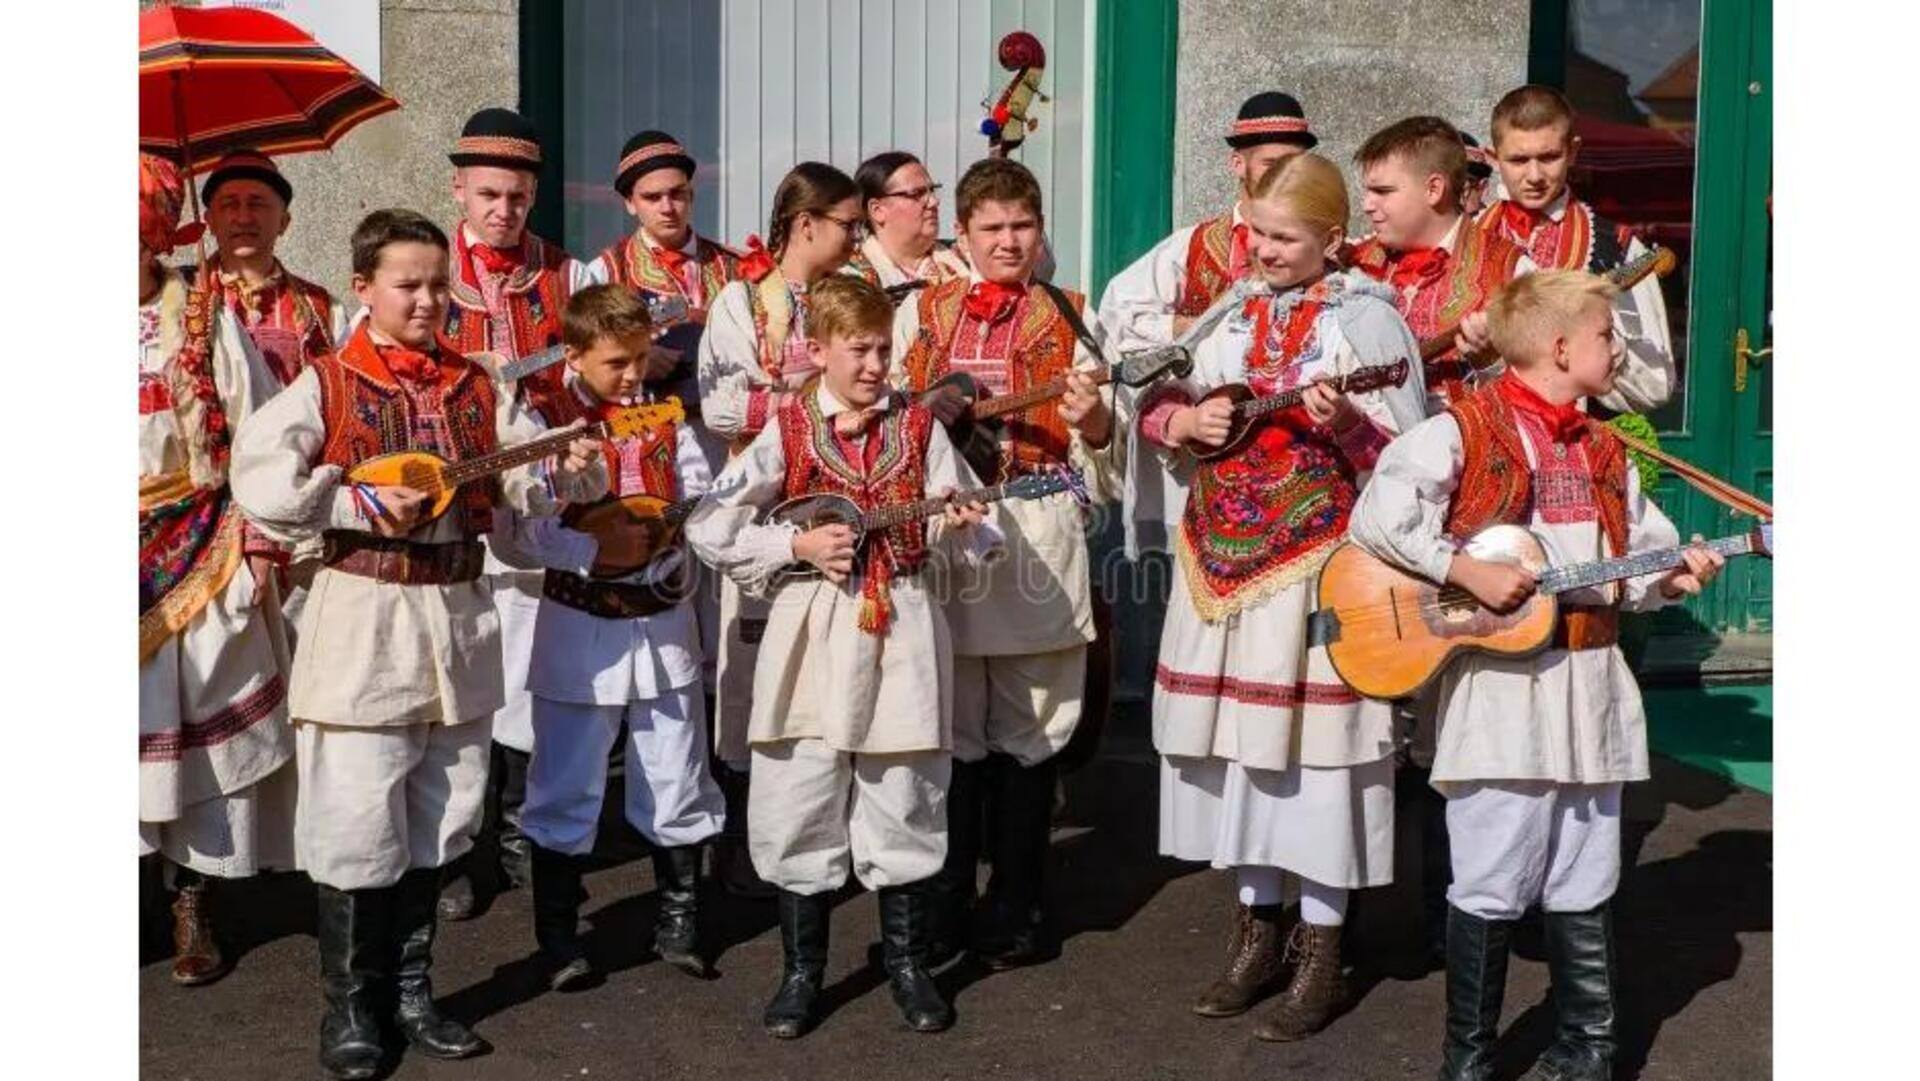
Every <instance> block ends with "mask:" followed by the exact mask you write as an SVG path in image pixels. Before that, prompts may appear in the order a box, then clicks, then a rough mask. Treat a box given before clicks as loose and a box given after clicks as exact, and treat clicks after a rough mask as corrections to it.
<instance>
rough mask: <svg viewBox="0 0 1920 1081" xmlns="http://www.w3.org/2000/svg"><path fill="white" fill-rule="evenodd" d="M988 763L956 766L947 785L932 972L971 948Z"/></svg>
mask: <svg viewBox="0 0 1920 1081" xmlns="http://www.w3.org/2000/svg"><path fill="white" fill-rule="evenodd" d="M986 769H987V765H986V763H984V762H961V761H959V760H957V759H956V760H955V761H954V763H953V776H952V780H951V781H949V782H948V785H947V862H946V865H945V866H943V867H941V868H940V873H939V874H937V875H935V876H934V877H933V878H932V879H931V880H929V881H928V882H927V884H926V885H927V893H928V900H929V902H931V910H930V913H929V916H930V919H929V921H928V936H929V937H928V942H927V967H928V968H933V969H937V968H940V967H941V966H943V965H945V964H946V963H947V962H949V961H951V960H953V959H954V958H955V957H958V956H959V955H960V954H961V952H962V951H964V950H965V949H966V948H967V937H968V934H967V932H968V930H969V926H970V924H971V922H972V919H973V905H974V902H975V901H976V900H978V899H979V898H978V890H977V889H976V886H975V880H976V877H977V876H978V874H979V864H980V827H981V821H980V816H981V813H982V811H983V809H984V808H983V805H982V795H983V793H982V786H983V785H984V784H985V776H984V775H985V773H986Z"/></svg>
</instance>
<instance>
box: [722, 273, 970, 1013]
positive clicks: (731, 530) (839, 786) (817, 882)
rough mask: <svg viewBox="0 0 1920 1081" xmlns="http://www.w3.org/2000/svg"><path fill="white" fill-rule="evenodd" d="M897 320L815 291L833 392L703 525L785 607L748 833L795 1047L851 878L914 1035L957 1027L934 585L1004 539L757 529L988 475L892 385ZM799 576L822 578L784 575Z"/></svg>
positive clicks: (779, 435) (728, 472) (903, 528)
mask: <svg viewBox="0 0 1920 1081" xmlns="http://www.w3.org/2000/svg"><path fill="white" fill-rule="evenodd" d="M892 320H893V305H892V304H891V303H890V302H888V300H887V297H886V294H885V293H883V292H881V291H880V289H879V287H877V286H874V285H871V284H869V283H867V282H866V281H863V280H861V279H858V278H853V277H850V276H845V275H833V276H829V277H826V278H823V279H821V280H819V281H816V282H815V283H814V284H813V287H812V289H811V290H810V292H809V295H808V328H809V331H810V337H809V338H808V342H807V348H808V350H809V352H810V353H811V355H812V357H813V361H814V363H815V364H817V365H818V366H820V367H821V368H822V369H823V371H822V374H821V377H820V378H819V379H817V380H814V381H812V382H809V383H808V384H807V385H806V386H805V387H803V388H801V389H800V390H799V391H797V392H794V393H790V394H787V395H785V396H784V397H783V398H782V400H781V401H780V404H779V406H778V408H777V409H776V410H775V411H774V415H773V419H772V421H771V422H770V423H769V424H768V425H767V426H766V428H765V429H763V430H762V431H761V432H760V433H759V435H758V436H757V437H756V438H755V439H754V440H753V442H752V444H751V445H749V446H748V447H747V449H746V450H745V451H743V452H742V453H741V454H740V455H739V456H738V457H736V458H735V459H734V460H733V462H732V464H730V465H729V466H727V468H726V469H725V470H724V471H723V472H722V473H721V474H720V476H719V478H718V479H717V480H716V481H715V483H714V493H713V494H712V495H710V496H708V497H707V500H706V501H705V502H703V503H702V504H701V506H700V508H699V509H698V510H697V511H695V512H694V515H693V518H692V519H691V520H690V521H689V522H688V523H687V539H688V541H689V542H690V543H691V544H692V546H693V548H694V550H695V551H696V552H698V553H699V555H700V557H701V558H702V559H705V560H707V561H708V562H709V563H711V564H713V565H714V566H715V567H716V568H718V569H719V570H721V571H722V572H723V573H725V574H727V575H728V576H730V577H731V578H732V579H733V580H734V581H735V582H737V583H739V585H740V587H741V588H742V589H743V590H744V591H745V592H746V593H748V594H749V595H766V596H769V597H770V602H771V603H770V607H769V610H768V617H767V629H766V635H765V637H764V638H763V639H762V641H761V645H760V651H759V657H758V661H757V667H756V670H755V674H754V683H753V709H752V717H751V719H750V722H749V726H748V732H747V742H748V744H749V746H750V749H751V754H752V763H753V766H752V768H753V786H752V788H751V789H750V790H749V797H748V800H749V803H748V806H749V814H748V817H747V835H748V844H749V847H750V849H751V851H752V854H753V864H754V868H755V870H757V871H758V872H759V874H760V876H761V877H762V878H764V879H765V880H766V881H767V882H769V883H771V884H773V885H774V886H776V887H778V889H779V903H780V943H781V947H782V950H783V952H784V956H785V967H784V972H783V974H782V976H781V982H780V987H779V990H778V992H777V993H776V994H775V995H774V998H773V1001H772V1002H770V1003H769V1004H768V1005H767V1010H766V1016H765V1021H764V1023H765V1025H766V1028H767V1031H768V1032H769V1033H770V1034H772V1035H774V1036H777V1037H782V1038H792V1037H796V1036H799V1035H801V1034H803V1033H804V1032H806V1031H807V1030H808V1029H809V1028H811V1027H812V1026H813V1023H814V1020H815V1019H816V1015H817V1010H818V999H819V996H820V988H821V984H822V980H823V977H824V975H825V970H826V962H827V917H828V913H829V912H830V911H831V908H832V904H833V893H834V891H835V890H837V889H839V888H840V886H841V885H842V884H844V883H845V882H846V879H847V872H848V871H849V870H850V869H851V871H852V872H853V874H854V876H855V877H857V878H858V879H859V880H860V882H861V883H862V884H863V885H865V886H867V887H868V888H871V889H876V890H878V891H879V894H880V925H881V932H882V939H883V945H884V953H885V963H886V969H887V975H888V977H889V980H890V982H891V984H892V990H893V999H894V1002H895V1003H896V1004H897V1005H898V1006H899V1007H900V1009H901V1012H902V1013H903V1014H904V1015H905V1016H906V1020H907V1024H908V1025H909V1026H910V1027H912V1028H913V1029H915V1030H916V1031H921V1032H937V1031H939V1030H941V1029H944V1028H946V1027H948V1026H949V1025H951V1024H952V1023H953V1009H952V1007H950V1006H949V1005H948V1004H947V1001H946V999H945V998H944V997H943V996H942V995H941V993H940V991H939V989H938V988H936V987H935V986H934V983H933V977H932V976H931V975H930V974H929V973H928V972H927V969H926V950H927V946H928V941H927V930H928V926H929V914H930V912H929V910H930V900H931V899H930V898H929V897H928V895H927V893H926V888H925V887H926V884H927V882H928V880H929V879H931V878H932V877H933V876H934V875H935V874H936V873H937V872H939V870H940V867H941V863H942V861H943V860H944V859H945V857H946V851H947V814H946V790H947V783H948V765H949V759H948V755H949V753H950V751H951V749H952V747H953V739H952V729H953V724H952V709H951V702H952V697H953V673H952V661H951V658H950V645H949V643H948V640H947V638H948V636H947V623H946V617H945V615H944V614H943V613H942V611H941V608H940V605H939V603H938V601H937V599H936V598H935V597H933V596H932V595H931V594H930V592H929V590H928V589H927V588H926V587H925V585H923V583H922V576H921V572H922V568H923V566H924V565H925V564H926V562H927V558H928V551H929V548H930V547H932V546H933V545H935V544H950V547H951V548H952V549H954V552H953V554H954V555H955V556H957V557H958V558H961V559H963V560H974V559H978V558H979V557H980V556H981V555H983V554H984V553H983V552H982V551H980V549H981V548H982V547H984V545H985V544H987V543H991V541H992V538H993V537H994V536H995V534H994V531H992V530H980V531H973V530H971V529H970V528H969V527H972V526H974V525H976V524H978V523H979V522H980V521H981V519H982V514H983V508H982V507H980V506H978V505H973V504H970V505H965V506H959V505H950V506H949V507H948V508H947V509H946V511H945V514H944V521H943V522H942V523H941V524H940V525H939V526H936V527H935V528H934V529H933V530H931V532H930V531H929V530H928V528H927V527H926V526H925V525H924V524H922V523H921V521H920V520H918V519H915V520H912V521H909V522H906V523H903V524H900V525H895V526H890V527H887V528H884V529H879V530H875V531H874V532H873V533H871V534H869V535H867V536H866V537H865V539H864V541H858V540H857V538H856V535H855V533H854V532H853V530H852V529H850V528H849V527H848V526H846V525H837V524H836V525H822V526H816V527H814V528H811V529H805V530H802V529H800V528H799V527H798V526H796V525H794V524H791V523H785V522H780V521H761V522H758V523H756V518H759V517H761V515H762V512H764V511H766V510H768V509H770V508H772V507H774V506H775V505H776V504H779V503H781V502H783V501H785V500H789V499H794V498H796V497H800V496H809V495H821V494H831V495H838V496H841V497H844V498H845V499H848V500H851V501H852V502H853V503H854V504H856V505H857V506H858V507H859V508H860V510H861V511H862V512H864V513H872V512H873V511H875V510H878V509H879V508H881V507H883V506H888V505H897V504H903V503H910V502H913V501H917V500H921V499H924V498H927V497H929V496H934V495H939V494H941V493H951V492H953V491H954V490H955V489H957V488H959V487H962V486H963V485H965V484H966V483H967V482H968V481H969V480H970V479H971V477H970V475H969V474H968V472H967V470H966V468H965V466H964V464H963V463H962V462H961V461H960V459H959V457H958V456H957V455H956V454H955V453H954V450H953V447H952V445H951V444H950V443H948V441H947V436H946V433H945V431H943V430H942V429H941V428H940V426H939V424H937V423H936V422H935V421H934V419H933V414H932V413H931V412H930V411H929V410H927V409H926V408H925V407H922V406H919V405H913V404H909V403H908V402H906V401H905V400H904V399H903V398H901V397H900V396H898V395H896V394H894V393H893V392H892V388H891V387H890V386H889V385H888V382H887V371H888V356H889V352H890V349H891V345H890V343H889V340H888V328H889V326H890V324H891V322H892ZM968 541H971V542H972V544H971V545H970V546H968V547H966V548H963V546H966V545H967V542H968ZM796 562H799V563H808V564H812V565H813V566H814V567H816V568H818V569H819V571H820V577H809V578H794V577H792V576H790V575H787V574H784V573H782V572H783V571H784V570H786V569H787V568H789V567H790V566H791V565H792V564H794V563H796Z"/></svg>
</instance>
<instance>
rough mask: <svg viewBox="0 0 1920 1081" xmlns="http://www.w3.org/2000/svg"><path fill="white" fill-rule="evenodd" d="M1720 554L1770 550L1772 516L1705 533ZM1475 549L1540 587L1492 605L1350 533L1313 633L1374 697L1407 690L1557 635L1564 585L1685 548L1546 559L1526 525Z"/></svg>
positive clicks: (1617, 573) (1676, 562) (1506, 528)
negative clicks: (1512, 603)
mask: <svg viewBox="0 0 1920 1081" xmlns="http://www.w3.org/2000/svg"><path fill="white" fill-rule="evenodd" d="M1707 547H1709V548H1712V549H1713V550H1714V551H1716V552H1719V553H1720V554H1721V555H1723V556H1740V555H1763V556H1769V557H1771V556H1772V555H1773V524H1772V523H1771V522H1762V523H1760V524H1759V525H1758V526H1756V527H1754V529H1753V530H1752V531H1750V532H1747V533H1743V534H1740V535H1738V536H1732V537H1723V538H1721V539H1719V540H1716V541H1711V542H1708V544H1707ZM1465 551H1466V553H1467V554H1468V555H1470V556H1473V557H1474V558H1476V559H1484V560H1488V561H1490V562H1496V563H1506V564H1511V565H1518V566H1521V567H1525V568H1526V569H1528V570H1530V571H1532V572H1534V574H1535V575H1536V576H1537V579H1538V588H1536V589H1535V590H1534V592H1533V593H1532V594H1531V595H1530V596H1528V597H1527V599H1526V600H1525V601H1523V602H1521V604H1520V605H1519V607H1517V608H1514V609H1513V610H1512V611H1509V612H1495V611H1493V610H1492V609H1489V608H1487V607H1485V606H1483V605H1482V604H1480V602H1479V601H1478V600H1476V599H1474V597H1473V595H1472V594H1470V593H1468V592H1467V591H1466V590H1464V589H1461V588H1460V587H1458V586H1450V585H1439V584H1436V583H1434V582H1430V581H1428V580H1427V579H1425V578H1421V577H1419V576H1417V575H1412V574H1408V573H1407V572H1405V571H1403V570H1401V569H1400V568H1398V567H1396V566H1393V565H1392V564H1390V563H1387V562H1385V561H1384V560H1381V559H1379V558H1377V557H1375V556H1374V555H1372V554H1371V553H1369V552H1367V551H1366V550H1365V549H1363V548H1361V547H1360V546H1358V545H1356V544H1354V543H1353V542H1351V541H1349V542H1347V543H1346V544H1343V545H1341V546H1340V547H1339V548H1337V549H1335V550H1334V553H1333V555H1332V556H1331V557H1330V558H1329V559H1328V560H1327V564H1326V566H1325V567H1323V568H1321V570H1320V589H1319V599H1318V604H1319V610H1318V611H1316V612H1314V613H1313V615H1312V616H1311V617H1310V621H1309V639H1310V640H1312V641H1316V642H1324V643H1325V644H1326V647H1327V656H1328V658H1329V659H1330V660H1332V662H1333V667H1334V670H1335V671H1337V672H1339V673H1340V678H1341V679H1343V680H1345V681H1346V682H1347V685H1348V686H1350V687H1352V688H1353V689H1354V690H1355V691H1358V692H1359V693H1361V694H1363V695H1365V696H1367V697H1368V698H1380V699H1388V698H1404V697H1407V696H1409V695H1412V694H1415V693H1417V692H1418V691H1420V690H1421V689H1422V688H1424V687H1425V686H1426V685H1427V684H1428V683H1430V682H1432V681H1433V679H1434V677H1436V676H1438V675H1439V674H1440V673H1441V672H1443V671H1445V670H1446V667H1447V665H1448V664H1449V663H1451V662H1452V661H1453V660H1454V659H1455V658H1456V657H1459V656H1462V655H1464V654H1469V653H1485V654H1490V655H1492V656H1496V657H1528V656H1532V655H1533V654H1536V653H1539V652H1541V651H1542V650H1545V649H1546V648H1547V647H1548V646H1549V645H1551V644H1552V642H1553V634H1554V626H1555V624H1556V622H1557V620H1558V616H1559V601H1558V597H1559V595H1560V594H1562V593H1565V592H1567V591H1568V590H1572V589H1580V588H1583V587H1586V586H1595V585H1600V584H1601V583H1604V582H1614V581H1619V580H1620V579H1622V578H1633V577H1636V576H1638V575H1642V574H1652V573H1654V572H1656V571H1664V570H1668V569H1671V568H1673V567H1678V566H1681V565H1682V564H1683V563H1684V560H1683V559H1682V557H1681V553H1682V552H1683V551H1684V549H1682V548H1661V549H1658V550H1656V551H1651V552H1642V553H1640V554H1638V555H1630V556H1622V557H1620V558H1618V559H1601V560H1595V561H1593V562H1589V563H1572V564H1568V565H1566V566H1561V567H1555V566H1551V565H1549V563H1548V560H1547V555H1546V549H1545V547H1544V546H1542V545H1541V543H1540V538H1538V537H1536V536H1534V534H1533V532H1532V531H1531V530H1528V529H1525V528H1523V527H1521V526H1514V525H1498V526H1492V527H1490V528H1487V529H1484V530H1481V531H1480V532H1479V533H1477V534H1475V535H1474V537H1473V539H1472V540H1470V541H1468V542H1467V545H1466V549H1465Z"/></svg>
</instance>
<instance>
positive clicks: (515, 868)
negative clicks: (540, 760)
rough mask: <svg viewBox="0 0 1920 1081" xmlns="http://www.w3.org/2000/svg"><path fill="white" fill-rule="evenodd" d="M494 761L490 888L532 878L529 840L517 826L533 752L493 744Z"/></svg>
mask: <svg viewBox="0 0 1920 1081" xmlns="http://www.w3.org/2000/svg"><path fill="white" fill-rule="evenodd" d="M494 750H495V753H496V757H495V759H494V765H495V767H496V768H498V769H499V770H500V774H501V778H500V826H499V832H498V834H497V836H496V839H495V841H494V846H495V847H496V848H497V849H498V851H499V855H498V857H497V864H498V872H499V873H498V874H496V875H495V876H494V878H495V881H494V892H496V893H499V892H504V891H506V890H509V889H516V888H521V887H524V886H526V885H527V884H528V883H530V882H532V881H533V841H532V840H530V839H528V837H527V835H526V834H525V833H522V832H521V830H520V811H521V808H522V807H523V806H524V805H525V804H526V802H527V768H528V766H529V765H530V764H531V763H532V762H533V755H531V754H529V753H527V752H526V751H516V750H514V749H513V748H512V747H507V746H502V745H501V744H497V743H496V744H494Z"/></svg>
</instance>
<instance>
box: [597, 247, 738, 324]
mask: <svg viewBox="0 0 1920 1081" xmlns="http://www.w3.org/2000/svg"><path fill="white" fill-rule="evenodd" d="M693 250H694V257H695V258H696V259H698V260H699V261H700V293H701V301H700V304H699V305H698V307H700V308H702V309H705V308H708V307H711V306H712V305H713V302H714V298H716V297H718V296H719V295H720V290H721V289H723V288H725V287H726V284H727V283H728V282H730V281H732V280H734V279H735V278H737V277H739V276H740V256H739V255H738V254H737V253H735V252H734V251H732V250H731V249H729V248H726V247H722V246H721V245H719V244H716V243H714V242H713V241H711V240H708V239H707V238H706V237H703V236H696V237H695V238H694V249H693ZM600 259H601V261H602V262H604V263H605V264H606V266H607V268H608V276H609V280H610V281H611V282H613V283H614V284H616V285H624V286H626V287H627V288H629V289H635V290H638V291H640V292H643V293H652V294H654V295H655V296H685V295H686V287H685V286H683V285H682V284H681V283H680V280H679V279H678V278H676V277H674V276H673V275H672V274H669V273H667V268H666V267H663V266H661V265H660V263H659V260H657V259H655V258H654V257H653V249H652V248H649V247H647V245H646V243H645V242H643V241H641V240H640V239H638V238H637V237H636V236H634V235H633V234H631V233H630V234H628V235H627V236H624V237H621V238H620V240H619V241H618V242H617V243H615V244H614V245H613V246H612V247H610V248H608V249H607V250H606V251H604V252H601V253H600ZM686 299H687V306H688V307H689V308H691V307H694V306H695V305H694V304H693V298H692V297H687V298H686Z"/></svg>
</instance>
